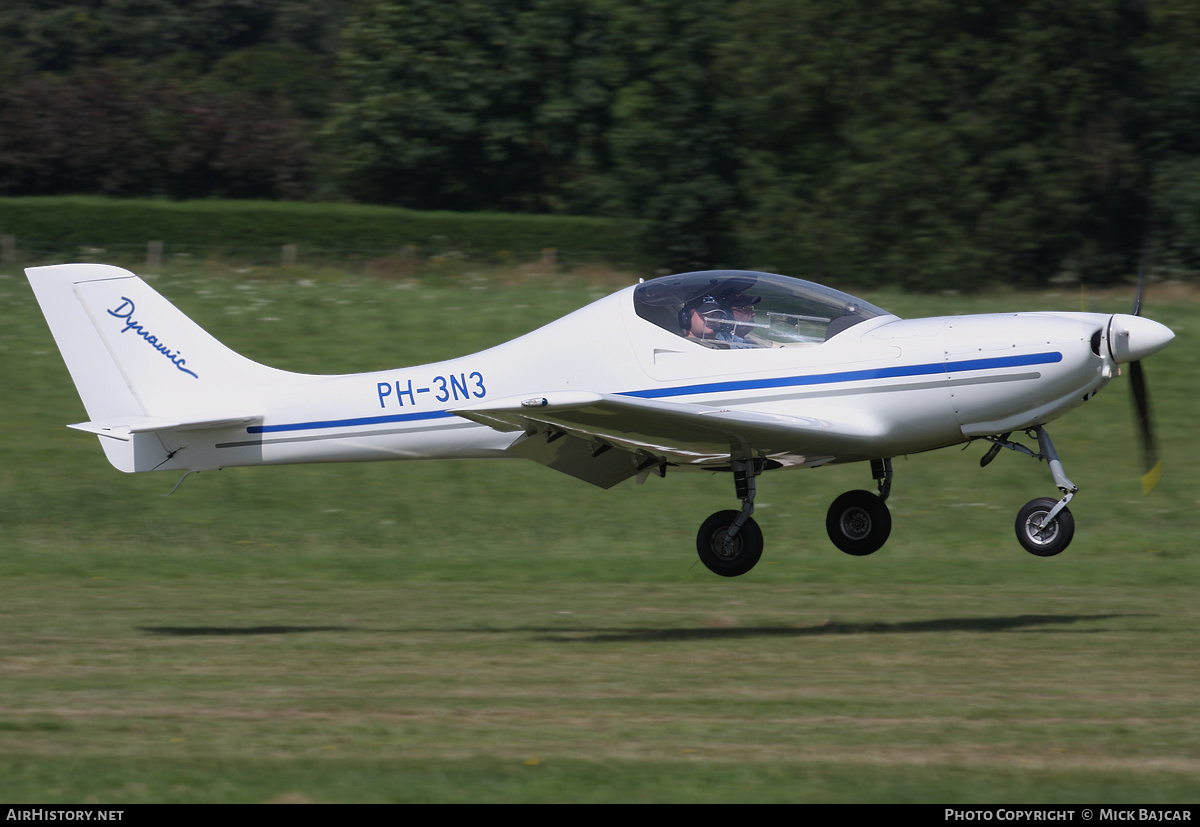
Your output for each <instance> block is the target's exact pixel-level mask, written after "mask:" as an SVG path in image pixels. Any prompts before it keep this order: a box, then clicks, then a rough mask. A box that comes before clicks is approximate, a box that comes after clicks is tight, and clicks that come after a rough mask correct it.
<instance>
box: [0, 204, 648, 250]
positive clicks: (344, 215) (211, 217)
mask: <svg viewBox="0 0 1200 827" xmlns="http://www.w3.org/2000/svg"><path fill="white" fill-rule="evenodd" d="M638 229H639V227H638V225H637V224H636V223H634V222H628V221H617V220H612V219H603V218H582V217H571V216H552V215H517V214H507V213H452V212H421V211H416V210H406V209H399V208H394V207H375V206H364V205H355V204H314V203H297V202H274V201H217V200H213V201H158V200H125V199H110V198H98V197H91V196H78V197H75V196H72V197H27V198H0V234H3V235H10V236H15V237H16V238H17V240H18V245H20V246H25V245H26V244H34V245H37V246H38V247H40V248H43V249H45V248H52V249H70V248H75V247H84V246H92V247H105V246H113V247H116V246H136V245H145V244H146V243H147V242H149V241H162V242H163V243H164V244H165V245H166V246H167V247H168V248H170V247H171V246H173V245H179V246H186V247H191V248H194V247H204V248H208V249H211V250H216V251H221V250H225V251H237V250H250V249H262V248H270V247H276V248H277V247H279V246H281V245H285V244H296V245H299V246H300V248H301V249H302V250H304V251H306V253H311V252H314V251H326V252H329V253H331V254H337V253H349V254H364V253H365V254H379V255H387V254H391V253H395V252H397V251H400V250H404V249H405V248H409V249H413V248H415V251H416V252H417V253H419V254H421V255H435V254H445V253H449V252H459V253H465V254H468V255H471V256H482V257H488V258H491V257H504V256H506V255H510V254H511V255H515V256H522V255H528V254H531V253H536V252H537V251H540V250H544V249H546V248H554V249H556V250H558V252H559V254H560V256H562V257H565V258H567V259H570V258H580V259H590V260H597V259H598V260H604V261H609V262H612V263H629V262H636V261H638V260H639V259H640V258H641V256H640V255H639V254H638V250H637V232H638Z"/></svg>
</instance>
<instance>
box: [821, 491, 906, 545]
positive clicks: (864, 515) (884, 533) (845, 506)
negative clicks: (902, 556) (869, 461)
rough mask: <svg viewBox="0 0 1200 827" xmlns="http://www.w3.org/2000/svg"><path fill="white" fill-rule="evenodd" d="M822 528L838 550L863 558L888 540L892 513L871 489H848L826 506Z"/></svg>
mask: <svg viewBox="0 0 1200 827" xmlns="http://www.w3.org/2000/svg"><path fill="white" fill-rule="evenodd" d="M825 530H826V531H828V532H829V539H830V540H832V541H833V544H834V545H835V546H837V547H838V548H839V549H841V550H842V551H844V552H846V553H847V554H852V555H854V556H855V557H865V556H867V555H868V554H872V553H874V552H876V551H879V549H881V548H882V547H883V544H884V543H886V542H887V538H888V535H889V534H891V533H892V512H890V511H889V510H888V507H887V505H885V504H884V502H883V500H881V499H880V498H879V497H877V496H875V495H874V494H872V493H871V492H870V491H847V492H846V493H845V494H843V495H842V496H840V497H838V498H837V499H836V500H834V501H833V505H831V506H829V513H828V515H826V517H825Z"/></svg>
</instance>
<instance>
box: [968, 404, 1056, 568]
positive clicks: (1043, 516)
mask: <svg viewBox="0 0 1200 827" xmlns="http://www.w3.org/2000/svg"><path fill="white" fill-rule="evenodd" d="M1026 433H1027V434H1029V435H1030V436H1034V437H1037V441H1038V451H1039V453H1036V454H1035V453H1034V452H1033V451H1031V450H1029V449H1028V448H1026V447H1025V446H1024V445H1020V444H1018V443H1016V442H1009V440H1008V436H1009V435H1008V434H1004V435H1003V436H999V437H989V439H990V441H991V442H992V443H993V445H992V447H991V449H989V450H988V452H987V454H986V455H984V461H981V462H982V464H985V465H986V464H987V462H991V460H992V458H993V457H995V456H996V452H997V451H998V450H999V449H1000V448H1009V449H1011V450H1014V451H1017V452H1019V453H1022V454H1026V455H1028V456H1031V457H1033V458H1034V459H1044V460H1046V462H1047V463H1048V464H1049V465H1050V475H1051V476H1052V477H1053V478H1054V484H1055V485H1056V486H1057V487H1058V490H1059V491H1061V492H1062V493H1063V497H1062V499H1061V500H1052V499H1049V498H1047V497H1039V498H1038V499H1036V500H1030V501H1029V502H1027V503H1025V505H1024V506H1023V507H1022V508H1021V510H1020V511H1018V512H1017V523H1016V529H1017V541H1018V542H1019V543H1020V544H1021V546H1022V547H1023V548H1024V549H1025V550H1026V551H1028V552H1029V553H1030V554H1035V555H1037V556H1038V557H1053V556H1054V555H1056V554H1058V553H1059V552H1061V551H1063V550H1064V549H1065V548H1066V547H1067V546H1068V545H1070V544H1071V538H1072V537H1074V536H1075V518H1074V517H1072V516H1071V512H1070V511H1069V510H1068V509H1067V503H1069V502H1070V501H1071V500H1072V499H1073V498H1074V497H1075V493H1076V492H1077V491H1078V490H1079V486H1077V485H1075V483H1073V482H1071V481H1070V480H1069V479H1067V475H1066V474H1065V473H1064V472H1063V467H1062V462H1061V461H1060V460H1059V458H1058V452H1057V451H1055V450H1054V443H1053V442H1051V441H1050V435H1049V434H1047V433H1046V429H1045V428H1043V427H1042V426H1041V425H1039V426H1037V427H1036V428H1030V429H1029V430H1028V431H1026Z"/></svg>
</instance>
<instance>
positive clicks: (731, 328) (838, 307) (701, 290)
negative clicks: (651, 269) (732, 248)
mask: <svg viewBox="0 0 1200 827" xmlns="http://www.w3.org/2000/svg"><path fill="white" fill-rule="evenodd" d="M633 303H634V307H635V309H636V310H637V314H638V315H639V316H641V317H642V318H643V319H645V320H646V321H648V322H652V323H653V324H656V325H658V326H659V327H661V328H663V329H664V330H669V331H671V332H672V333H674V334H676V335H678V336H681V337H684V338H686V339H690V340H692V341H695V342H696V343H697V344H701V345H704V346H706V347H712V348H760V347H790V346H795V345H812V344H818V343H821V342H825V341H828V340H829V339H832V338H833V337H834V336H836V335H837V334H838V333H841V332H842V331H843V330H846V329H847V328H849V327H853V326H854V325H856V324H858V323H860V322H865V321H866V320H867V319H871V318H874V317H876V316H889V315H891V314H890V313H888V312H887V311H886V310H883V309H881V308H878V307H876V306H875V305H873V304H870V303H868V302H865V301H863V300H862V299H859V298H855V297H854V296H851V295H850V294H848V293H843V292H841V291H840V290H833V289H831V288H829V287H824V286H822V285H820V284H814V283H813V282H811V281H804V280H802V279H794V278H791V277H789V276H780V275H775V274H773V273H756V272H751V271H748V270H714V271H704V272H699V273H681V274H678V275H673V276H662V277H661V278H656V279H651V280H650V281H646V282H643V283H642V284H639V285H638V286H637V288H635V289H634V291H633Z"/></svg>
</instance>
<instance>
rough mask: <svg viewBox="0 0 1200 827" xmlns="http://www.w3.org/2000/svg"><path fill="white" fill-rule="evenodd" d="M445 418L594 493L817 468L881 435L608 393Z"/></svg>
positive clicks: (863, 425) (565, 395)
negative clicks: (758, 462) (747, 465)
mask: <svg viewBox="0 0 1200 827" xmlns="http://www.w3.org/2000/svg"><path fill="white" fill-rule="evenodd" d="M452 413H454V414H457V415H458V416H461V417H464V418H465V419H470V420H472V421H473V422H479V423H481V424H483V425H488V426H491V427H492V428H495V429H497V430H499V431H521V432H523V433H522V435H521V436H520V437H518V438H517V439H516V441H514V442H513V444H512V445H510V446H509V448H508V451H509V452H510V453H512V454H515V455H516V456H521V457H524V458H526V459H532V460H534V461H535V462H539V463H541V464H542V465H546V466H548V467H550V468H554V469H555V470H558V471H562V472H564V473H567V474H570V475H571V476H573V477H578V478H579V479H582V480H585V481H587V482H590V483H592V484H594V485H598V486H600V487H601V488H611V487H612V486H614V485H616V484H617V483H619V482H621V481H622V480H625V479H628V478H629V477H631V476H634V475H635V474H637V473H639V472H641V471H647V470H648V469H652V468H656V467H657V468H663V467H665V466H667V465H673V466H692V467H699V468H705V467H709V468H713V469H718V468H728V466H729V463H730V461H731V460H749V459H763V460H773V461H774V462H776V463H778V464H779V465H815V464H821V463H824V462H830V461H832V460H833V459H835V458H836V457H837V456H839V455H840V454H841V453H843V452H845V451H847V450H849V446H850V445H852V444H860V443H861V442H863V441H864V440H869V439H870V438H872V437H874V436H877V435H878V434H879V433H880V431H881V429H880V427H879V425H878V423H874V422H870V421H863V422H858V423H850V422H839V423H833V422H829V421H827V420H821V419H813V418H809V417H800V416H786V415H780V414H770V413H757V412H753V411H744V410H734V409H729V408H717V407H711V406H706V405H697V404H691V403H681V402H666V401H662V400H657V399H640V398H637V397H634V396H626V395H623V394H607V393H579V392H559V393H550V394H546V395H545V396H537V397H533V398H525V399H504V400H499V401H497V402H489V403H485V404H482V405H473V406H471V407H468V408H459V409H456V410H454V411H452Z"/></svg>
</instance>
